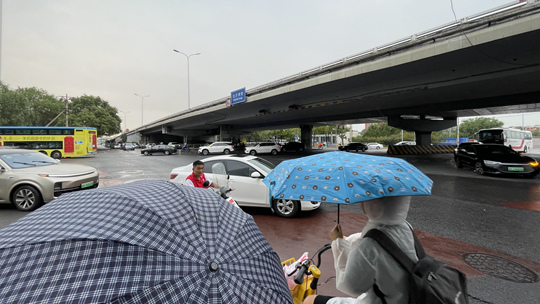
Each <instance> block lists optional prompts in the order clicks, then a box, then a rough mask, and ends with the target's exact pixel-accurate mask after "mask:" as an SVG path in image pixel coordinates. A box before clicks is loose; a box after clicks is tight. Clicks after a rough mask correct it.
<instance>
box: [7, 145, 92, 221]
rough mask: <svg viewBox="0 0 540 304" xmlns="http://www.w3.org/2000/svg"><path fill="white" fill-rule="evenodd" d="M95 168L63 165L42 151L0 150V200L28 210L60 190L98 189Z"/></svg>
mask: <svg viewBox="0 0 540 304" xmlns="http://www.w3.org/2000/svg"><path fill="white" fill-rule="evenodd" d="M98 185H99V173H98V171H97V170H96V169H95V168H92V167H89V166H85V165H76V164H63V163H61V162H60V161H58V160H56V159H53V158H51V157H49V156H47V155H45V154H43V153H40V152H38V151H33V150H25V149H1V150H0V203H10V202H11V203H12V204H13V205H15V207H17V209H19V210H21V211H31V210H34V209H36V208H38V207H39V206H41V205H42V204H44V203H47V202H50V201H52V200H54V199H55V198H57V197H58V196H60V195H61V194H62V193H66V192H72V191H79V190H86V189H92V188H97V187H98Z"/></svg>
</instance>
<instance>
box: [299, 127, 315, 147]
mask: <svg viewBox="0 0 540 304" xmlns="http://www.w3.org/2000/svg"><path fill="white" fill-rule="evenodd" d="M312 138H313V126H312V125H301V126H300V141H301V142H302V143H303V144H304V147H305V148H306V150H311V147H312V146H313V139H312Z"/></svg>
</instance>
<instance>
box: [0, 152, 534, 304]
mask: <svg viewBox="0 0 540 304" xmlns="http://www.w3.org/2000/svg"><path fill="white" fill-rule="evenodd" d="M317 152H319V151H317ZM366 153H373V154H377V155H382V156H388V155H386V153H385V150H382V151H368V152H366ZM304 155H305V154H287V155H276V156H271V155H264V156H263V157H264V158H266V159H268V160H269V161H271V162H273V163H276V164H277V163H279V162H281V161H282V160H285V159H290V158H295V157H301V156H304ZM528 155H530V156H533V157H536V158H537V159H540V151H538V154H535V151H533V152H532V153H528ZM399 157H401V158H404V159H406V160H407V161H409V162H410V163H411V164H413V165H415V166H416V167H418V168H419V169H420V170H422V171H423V172H424V173H426V174H427V175H428V176H429V177H430V178H431V179H432V180H433V181H434V187H433V191H432V195H431V196H417V197H413V199H412V201H411V210H410V211H409V217H408V220H409V222H410V223H411V224H412V225H413V227H415V228H416V229H417V233H418V235H419V237H420V239H421V241H422V243H423V245H424V247H425V249H426V251H427V253H428V254H431V255H433V256H435V257H436V258H437V259H439V260H442V261H444V262H446V263H448V264H451V265H452V266H455V267H457V268H458V269H460V270H462V271H463V272H465V273H466V274H467V276H468V278H469V294H470V296H471V297H470V299H471V303H540V283H539V282H538V281H535V280H536V279H537V278H538V274H539V272H540V245H539V244H540V233H539V227H540V183H539V182H540V179H539V178H535V179H525V178H515V177H511V178H506V177H491V176H478V175H476V174H475V173H474V172H473V171H472V170H470V169H456V167H455V164H454V162H453V158H452V155H451V154H439V155H428V156H399ZM202 158H204V157H203V156H201V155H197V154H196V153H194V152H191V153H189V154H184V155H172V156H157V155H156V156H146V157H145V156H142V155H140V153H139V151H138V150H136V151H134V152H133V151H130V152H125V151H121V150H100V151H99V153H98V155H97V157H91V158H78V159H64V160H62V161H63V162H65V163H81V164H87V165H90V166H93V167H95V168H97V169H98V170H99V171H100V187H106V186H114V185H118V184H123V183H127V182H132V181H135V180H148V179H160V180H168V179H169V173H170V170H171V169H172V168H174V167H177V166H183V165H187V164H190V163H192V162H193V161H194V160H196V159H202ZM232 196H233V197H234V192H233V193H232ZM336 210H337V208H336V206H335V205H332V204H323V205H322V206H321V208H320V209H319V210H317V211H314V212H308V213H304V214H302V215H300V216H299V217H298V218H294V219H282V218H279V217H277V216H274V215H272V214H270V211H269V209H260V208H245V209H244V211H246V212H247V213H249V214H251V215H252V216H253V217H254V219H255V221H256V222H257V225H258V226H259V228H260V229H261V231H262V232H263V234H264V235H265V236H266V238H267V239H268V241H269V242H270V244H271V245H272V247H273V248H274V250H276V252H277V253H278V254H279V256H280V258H281V259H282V260H286V259H288V258H290V257H296V258H298V257H300V255H301V254H302V253H303V252H304V251H308V252H310V253H314V252H315V251H316V250H317V249H318V248H320V247H321V246H322V245H324V244H325V243H327V242H328V231H329V230H330V229H331V228H332V227H333V226H334V225H335V222H336V219H337V212H336ZM22 216H24V213H22V212H19V211H17V210H15V209H14V208H13V207H12V206H10V205H0V228H2V227H5V226H7V225H9V224H10V223H12V222H14V221H16V220H17V219H19V218H20V217H22ZM366 220H367V218H366V217H365V216H364V215H363V214H362V212H361V210H360V204H355V205H349V206H342V207H341V213H340V222H341V224H342V226H343V229H344V232H345V233H346V234H347V233H353V232H357V231H359V230H361V228H362V227H363V225H364V224H365V222H366ZM466 261H467V262H469V264H467V262H466ZM470 264H471V265H473V266H474V267H471V265H470ZM321 270H322V272H323V276H322V279H321V285H320V287H319V293H320V294H336V295H339V294H340V293H339V292H337V291H336V290H335V280H334V278H333V275H334V270H333V265H332V258H331V253H328V255H327V256H326V257H325V256H324V255H323V264H322V266H321Z"/></svg>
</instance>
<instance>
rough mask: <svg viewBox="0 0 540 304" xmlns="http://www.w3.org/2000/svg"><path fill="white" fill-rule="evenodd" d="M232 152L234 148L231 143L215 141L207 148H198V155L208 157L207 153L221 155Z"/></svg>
mask: <svg viewBox="0 0 540 304" xmlns="http://www.w3.org/2000/svg"><path fill="white" fill-rule="evenodd" d="M232 151H234V146H233V144H232V143H231V142H225V141H216V142H214V143H212V144H210V145H209V146H202V147H199V151H198V152H199V153H200V154H202V155H208V154H209V153H223V154H229V153H231V152H232Z"/></svg>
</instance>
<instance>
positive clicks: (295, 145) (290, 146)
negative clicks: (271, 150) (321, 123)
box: [281, 141, 305, 152]
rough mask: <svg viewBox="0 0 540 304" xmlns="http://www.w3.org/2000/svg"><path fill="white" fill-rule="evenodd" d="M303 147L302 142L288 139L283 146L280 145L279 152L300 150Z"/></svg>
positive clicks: (302, 149)
mask: <svg viewBox="0 0 540 304" xmlns="http://www.w3.org/2000/svg"><path fill="white" fill-rule="evenodd" d="M304 149H305V147H304V144H303V143H301V142H297V141H290V142H288V143H286V144H284V145H283V146H281V152H291V151H294V152H302V151H304Z"/></svg>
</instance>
